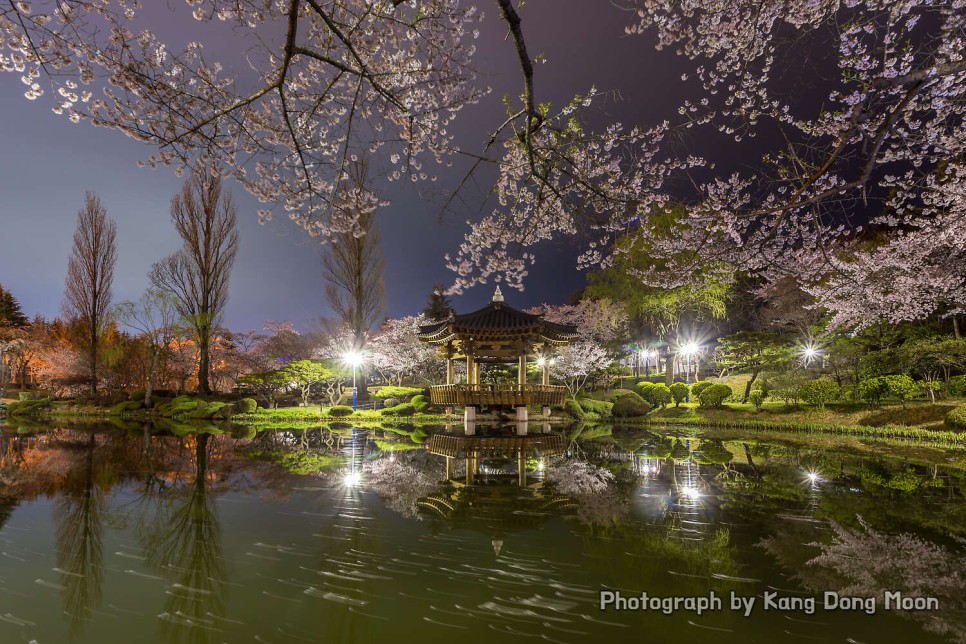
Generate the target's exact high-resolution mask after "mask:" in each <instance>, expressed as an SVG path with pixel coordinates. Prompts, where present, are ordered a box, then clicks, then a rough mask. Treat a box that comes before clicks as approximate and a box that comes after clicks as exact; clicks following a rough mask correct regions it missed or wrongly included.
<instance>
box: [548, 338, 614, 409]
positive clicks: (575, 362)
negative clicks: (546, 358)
mask: <svg viewBox="0 0 966 644" xmlns="http://www.w3.org/2000/svg"><path fill="white" fill-rule="evenodd" d="M611 362H612V360H611V357H610V354H608V352H607V350H606V349H604V347H602V346H601V345H600V344H599V343H597V342H595V341H593V340H578V341H576V342H571V343H570V344H568V345H567V346H565V347H563V348H562V349H560V351H559V352H558V354H557V356H556V357H555V358H554V359H553V360H552V361H551V362H550V373H551V374H553V376H554V377H555V378H560V379H561V380H563V381H564V384H565V385H566V386H567V391H569V392H570V395H571V396H572V397H573V398H575V399H576V398H577V394H578V393H579V392H580V390H581V389H582V388H583V386H584V385H585V384H586V383H587V378H589V377H590V375H591V374H593V373H595V372H597V371H603V370H604V369H606V368H607V367H609V366H610V364H611Z"/></svg>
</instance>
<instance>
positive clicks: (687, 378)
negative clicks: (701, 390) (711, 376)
mask: <svg viewBox="0 0 966 644" xmlns="http://www.w3.org/2000/svg"><path fill="white" fill-rule="evenodd" d="M699 348H700V347H698V345H696V344H695V343H693V342H688V343H687V344H686V345H684V346H683V347H681V353H682V354H683V355H684V357H685V358H687V361H688V364H687V369H686V370H685V372H684V384H686V385H687V386H688V393H687V394H685V396H684V402H686V403H689V402H691V356H692V355H694V354H695V353H697V352H698V349H699Z"/></svg>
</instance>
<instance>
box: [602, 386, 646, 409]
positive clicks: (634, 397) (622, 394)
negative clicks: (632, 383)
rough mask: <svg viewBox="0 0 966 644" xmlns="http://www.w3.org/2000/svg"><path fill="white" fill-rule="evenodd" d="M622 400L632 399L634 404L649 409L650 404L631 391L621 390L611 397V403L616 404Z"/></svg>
mask: <svg viewBox="0 0 966 644" xmlns="http://www.w3.org/2000/svg"><path fill="white" fill-rule="evenodd" d="M622 398H630V399H631V400H633V401H634V402H636V403H637V404H638V405H644V406H645V407H649V405H648V402H647V401H646V400H644V399H643V398H641V396H640V395H639V394H636V393H634V392H633V391H630V390H629V389H621V390H618V391H615V392H614V393H613V394H612V395H611V397H610V399H609V400H610V402H612V403H615V404H616V403H617V401H618V400H620V399H622Z"/></svg>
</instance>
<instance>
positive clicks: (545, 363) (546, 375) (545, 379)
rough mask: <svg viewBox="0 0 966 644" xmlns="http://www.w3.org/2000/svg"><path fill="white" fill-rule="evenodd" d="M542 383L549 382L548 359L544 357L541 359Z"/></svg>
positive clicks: (547, 383) (546, 383)
mask: <svg viewBox="0 0 966 644" xmlns="http://www.w3.org/2000/svg"><path fill="white" fill-rule="evenodd" d="M543 384H545V385H549V384H550V361H549V360H547V359H546V358H544V360H543Z"/></svg>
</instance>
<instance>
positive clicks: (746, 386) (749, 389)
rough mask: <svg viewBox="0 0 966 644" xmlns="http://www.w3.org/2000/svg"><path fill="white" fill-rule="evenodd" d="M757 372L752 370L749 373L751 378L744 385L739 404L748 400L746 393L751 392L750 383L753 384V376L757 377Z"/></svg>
mask: <svg viewBox="0 0 966 644" xmlns="http://www.w3.org/2000/svg"><path fill="white" fill-rule="evenodd" d="M759 373H760V372H758V371H755V372H753V373H752V374H751V378H750V379H749V380H748V383H747V384H746V385H745V395H744V397H743V398H742V399H741V404H742V405H743V404H745V403H746V402H748V395H749V394H751V385H752V384H754V382H755V378H757V377H758V374H759Z"/></svg>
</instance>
